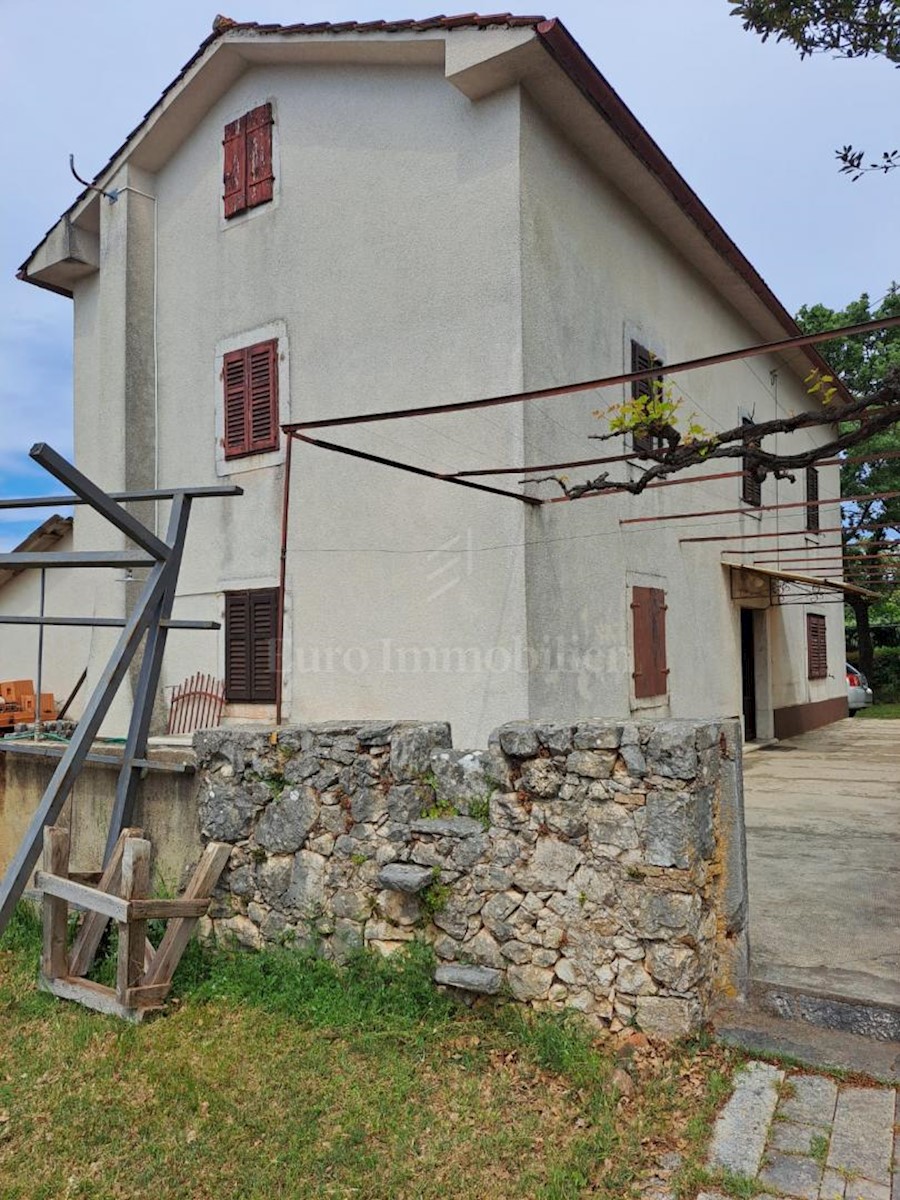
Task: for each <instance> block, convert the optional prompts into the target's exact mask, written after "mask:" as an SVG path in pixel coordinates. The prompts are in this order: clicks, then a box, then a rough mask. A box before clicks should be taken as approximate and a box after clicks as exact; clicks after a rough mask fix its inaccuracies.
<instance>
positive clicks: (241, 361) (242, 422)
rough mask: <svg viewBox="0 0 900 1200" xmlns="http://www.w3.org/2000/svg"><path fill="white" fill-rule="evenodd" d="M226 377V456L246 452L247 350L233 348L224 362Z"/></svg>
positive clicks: (230, 456) (233, 456) (223, 368)
mask: <svg viewBox="0 0 900 1200" xmlns="http://www.w3.org/2000/svg"><path fill="white" fill-rule="evenodd" d="M222 371H223V375H224V378H225V401H224V414H225V420H224V426H225V457H226V458H235V457H237V456H238V455H240V454H246V453H247V451H248V449H249V446H248V444H247V408H248V378H247V352H246V350H232V351H231V352H230V353H229V354H226V355H225V357H224V359H223V362H222Z"/></svg>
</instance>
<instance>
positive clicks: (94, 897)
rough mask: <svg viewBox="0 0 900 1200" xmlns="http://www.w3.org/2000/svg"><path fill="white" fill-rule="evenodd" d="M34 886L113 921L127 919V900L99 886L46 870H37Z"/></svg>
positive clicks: (49, 894) (47, 893)
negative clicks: (101, 889) (102, 890)
mask: <svg viewBox="0 0 900 1200" xmlns="http://www.w3.org/2000/svg"><path fill="white" fill-rule="evenodd" d="M34 886H35V887H36V888H37V889H38V891H41V892H44V894H45V895H48V896H56V897H58V899H60V900H66V901H68V903H69V904H77V905H78V906H79V907H80V908H87V909H91V910H93V911H94V912H99V913H103V915H104V916H107V917H112V919H113V920H114V921H127V920H128V902H127V900H123V899H121V897H119V896H110V895H109V893H108V892H101V891H100V889H99V888H92V887H87V886H86V885H85V884H83V883H74V882H73V881H72V880H71V879H63V878H62V877H61V876H60V875H50V874H48V873H47V872H46V871H38V872H37V874H36V875H35V877H34Z"/></svg>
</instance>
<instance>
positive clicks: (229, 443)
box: [222, 339, 279, 458]
mask: <svg viewBox="0 0 900 1200" xmlns="http://www.w3.org/2000/svg"><path fill="white" fill-rule="evenodd" d="M222 375H223V380H224V388H225V397H224V403H223V407H224V444H225V457H226V458H240V457H242V456H244V455H247V454H261V453H262V452H264V451H266V450H277V449H278V438H279V434H278V341H277V339H273V340H272V341H270V342H258V343H257V344H256V345H255V346H247V347H245V348H244V349H243V350H232V351H230V352H229V353H228V354H226V355H225V356H224V358H223V360H222Z"/></svg>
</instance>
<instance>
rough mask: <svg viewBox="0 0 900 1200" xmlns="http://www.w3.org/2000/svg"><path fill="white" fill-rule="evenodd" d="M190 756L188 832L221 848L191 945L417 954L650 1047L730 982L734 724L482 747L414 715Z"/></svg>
mask: <svg viewBox="0 0 900 1200" xmlns="http://www.w3.org/2000/svg"><path fill="white" fill-rule="evenodd" d="M195 745H196V748H197V753H198V757H199V762H200V766H201V768H202V770H203V779H204V794H203V801H202V804H201V808H200V820H201V827H202V833H203V836H204V838H208V839H213V840H216V841H226V842H231V843H233V844H234V850H233V852H232V855H231V858H230V861H229V866H228V869H227V870H226V872H225V874H224V875H223V877H222V879H221V881H220V884H219V887H218V889H217V891H216V896H215V899H214V901H213V905H212V906H211V909H210V917H209V919H208V920H206V921H205V928H204V932H205V934H206V935H207V936H215V937H217V938H218V939H219V940H220V941H226V942H228V941H232V940H236V941H237V942H238V943H240V944H243V945H246V946H249V947H251V948H259V947H261V946H263V945H264V944H265V943H266V942H274V943H277V944H287V945H301V946H315V947H318V948H319V949H320V950H321V952H322V953H323V954H325V955H326V956H327V957H331V958H336V959H338V960H339V961H342V960H343V959H345V958H346V957H347V955H348V954H350V953H351V952H352V951H353V950H354V949H357V948H359V947H361V946H363V945H367V946H369V947H372V948H375V949H377V950H380V951H381V952H382V953H385V954H390V953H392V952H393V951H394V950H396V949H397V948H398V947H400V946H402V945H403V944H404V943H406V942H409V941H411V940H413V939H424V940H426V941H428V942H430V943H431V944H432V945H433V946H434V949H435V952H436V955H437V957H438V960H439V964H440V965H439V966H438V968H437V971H436V973H435V979H436V981H437V982H438V983H442V984H445V985H447V986H450V987H453V988H457V989H462V990H464V991H469V992H473V991H474V992H485V993H489V994H491V993H495V992H497V991H499V990H500V989H501V988H502V987H507V988H508V989H509V990H510V992H511V993H512V995H513V996H514V997H515V998H516V999H518V1000H520V1001H523V1002H525V1003H528V1004H531V1005H534V1006H535V1007H555V1008H562V1007H573V1008H576V1009H578V1010H580V1011H581V1012H583V1013H584V1014H585V1015H586V1016H588V1018H590V1019H591V1020H592V1021H594V1022H595V1023H597V1024H599V1025H604V1026H609V1027H610V1028H612V1029H613V1030H617V1029H620V1028H622V1026H623V1025H624V1024H626V1023H628V1022H629V1021H631V1020H633V1019H636V1020H637V1022H638V1023H639V1024H640V1025H641V1026H642V1027H643V1028H644V1029H647V1030H648V1031H651V1032H654V1033H658V1034H662V1035H664V1036H676V1035H679V1034H683V1033H687V1032H690V1031H692V1030H696V1029H697V1028H699V1027H700V1026H701V1025H702V1024H703V1022H704V1021H706V1020H707V1019H708V1017H709V1013H710V1007H711V1005H712V1003H713V1001H714V1000H715V998H716V997H717V996H721V995H723V994H726V993H727V994H731V995H734V994H736V993H737V994H740V992H741V991H742V989H743V987H744V984H745V981H746V973H747V929H746V923H747V885H746V855H745V851H744V840H743V808H742V791H741V770H740V736H739V727H738V726H737V725H736V723H734V722H730V723H728V722H726V723H722V722H691V721H685V722H677V721H663V722H652V721H646V722H645V721H641V722H637V723H629V724H622V723H618V724H616V723H613V722H598V721H583V722H579V723H577V724H575V725H571V724H570V725H565V724H553V723H549V722H544V723H541V722H516V723H512V724H508V725H504V726H501V727H500V729H498V730H497V731H496V732H495V734H494V735H492V737H491V739H490V744H489V748H488V750H486V751H477V750H476V751H471V750H468V751H466V750H454V749H453V748H452V746H451V743H450V729H449V726H447V725H445V724H441V723H431V724H428V723H415V722H408V723H402V722H397V723H394V722H383V723H363V724H358V723H356V724H354V723H344V722H331V723H325V724H321V725H312V726H301V727H298V728H284V729H281V730H279V731H277V732H271V733H270V732H269V731H266V732H260V731H258V730H247V729H240V730H211V731H209V732H207V733H202V734H199V735H198V736H197V738H196V739H195Z"/></svg>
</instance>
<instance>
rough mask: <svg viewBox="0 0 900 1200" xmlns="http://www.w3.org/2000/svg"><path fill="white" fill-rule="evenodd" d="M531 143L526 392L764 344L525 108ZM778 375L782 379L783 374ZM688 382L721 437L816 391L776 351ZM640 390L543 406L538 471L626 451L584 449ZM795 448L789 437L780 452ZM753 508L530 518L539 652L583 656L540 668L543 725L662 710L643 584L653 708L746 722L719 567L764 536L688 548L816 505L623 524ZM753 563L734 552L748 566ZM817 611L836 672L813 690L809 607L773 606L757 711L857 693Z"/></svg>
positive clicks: (537, 410) (605, 509)
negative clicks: (665, 673) (662, 636)
mask: <svg viewBox="0 0 900 1200" xmlns="http://www.w3.org/2000/svg"><path fill="white" fill-rule="evenodd" d="M521 137H522V214H523V243H522V253H523V270H522V275H523V327H524V358H525V384H526V387H528V388H540V387H544V386H548V385H550V384H552V383H557V382H559V381H561V380H572V381H575V380H580V379H592V378H598V377H600V376H603V375H611V374H615V373H616V372H619V371H627V370H630V369H631V364H630V342H631V339H632V338H634V339H635V340H638V341H640V342H641V343H642V344H644V345H646V346H648V347H649V348H650V349H651V350H652V351H653V352H654V353H656V354H658V355H659V356H660V357H661V358H662V359H663V360H664V361H668V362H673V361H675V362H677V361H684V360H687V359H691V358H694V357H699V356H701V355H704V354H709V353H713V352H715V351H719V350H723V349H727V348H729V347H738V346H742V345H748V344H752V343H753V342H755V341H759V340H760V335H759V333H758V331H756V330H755V329H753V328H752V327H750V326H749V325H748V324H747V322H746V321H745V320H743V319H742V318H741V317H739V316H738V314H737V313H736V312H735V311H734V310H732V309H730V308H729V306H728V305H727V304H726V303H725V302H724V301H723V299H722V298H721V296H720V295H717V294H716V293H715V292H714V291H713V290H712V288H711V287H710V286H709V285H708V284H707V283H706V282H705V280H704V279H703V278H702V277H701V276H700V275H699V274H698V273H697V272H696V271H695V270H694V269H693V268H692V266H691V264H690V263H688V262H687V261H686V260H685V259H684V258H683V257H681V256H680V255H679V253H678V252H677V251H676V250H675V249H673V248H672V247H671V246H670V245H669V244H667V243H666V242H665V241H664V240H663V239H662V238H661V237H660V236H659V234H658V233H657V232H656V230H655V229H654V228H653V227H652V226H651V225H650V224H649V223H648V222H647V221H646V220H644V219H643V218H642V217H641V216H640V214H639V213H638V212H637V210H636V209H635V208H634V206H633V204H631V203H630V202H629V201H628V200H627V199H626V198H625V197H624V196H623V195H622V194H621V193H620V192H619V191H617V190H616V189H615V188H614V187H612V186H611V185H610V184H609V183H608V182H607V181H606V180H605V179H604V178H603V176H602V174H601V173H599V172H598V171H597V170H595V169H594V168H593V167H592V166H591V165H589V164H588V163H587V162H586V161H585V160H584V159H583V158H582V157H580V156H579V155H578V154H577V152H576V151H575V150H574V149H572V148H570V146H569V145H568V144H567V142H566V140H565V139H564V137H561V136H560V133H559V131H558V130H557V129H555V128H554V127H553V126H551V125H550V124H549V123H548V122H547V121H546V119H545V118H544V117H543V115H542V114H540V113H539V112H538V111H537V109H536V108H535V107H534V106H533V104H531V103H530V101H528V100H527V99H525V100H524V102H523V110H522V128H521ZM772 371H776V372H777V379H775V380H774V381H773V379H772V378H771V376H770V372H772ZM675 382H676V394H680V395H682V396H683V398H684V402H685V412H686V413H687V412H691V411H696V412H697V414H698V418H699V421H700V423H701V424H702V425H703V426H704V427H706V428H707V429H711V430H718V429H724V428H728V427H732V426H734V425H736V424H738V423H739V421H740V417H741V416H742V415H743V414H744V413H746V414H747V415H751V416H753V417H755V418H756V419H757V420H761V419H767V418H771V417H774V416H775V415H776V412H777V413H778V414H780V415H785V414H786V413H788V412H791V411H794V412H796V411H799V410H802V409H804V408H806V407H809V406H810V403H811V402H810V401H809V399H808V397H807V396H806V394H805V391H804V389H803V386H802V384H800V382H799V381H798V380H797V378H796V377H795V376H794V375H793V374H792V373H791V372H790V371H789V370H788V369H787V368H786V366H785V364H784V363H781V362H778V361H776V360H775V359H774V358H756V359H753V360H747V361H743V362H736V363H733V364H730V365H727V366H723V367H719V368H714V369H708V370H703V371H697V372H692V373H690V374H686V375H685V376H683V377H678V378H677V380H676V381H675ZM627 395H630V388H627V389H626V388H624V387H620V388H616V389H611V390H608V391H605V392H603V393H596V392H592V393H586V394H584V395H574V396H568V397H562V398H559V399H554V400H546V401H540V402H537V403H532V404H529V405H528V406H527V409H526V418H525V430H526V433H525V439H526V459H527V461H528V462H530V463H535V464H539V463H549V462H554V461H565V460H569V459H576V458H581V457H585V458H587V457H592V456H596V457H600V456H602V455H605V454H617V453H622V452H623V450H625V449H626V448H627V447H626V445H625V443H624V441H623V439H621V438H616V439H614V440H612V441H608V442H590V441H588V440H587V439H588V436H589V435H590V434H592V433H595V434H596V433H601V432H604V431H605V429H606V428H607V426H606V424H605V423H604V422H600V421H598V420H597V419H596V418H595V417H594V416H593V415H592V414H593V413H594V412H595V411H596V410H598V409H604V408H606V407H608V405H610V404H612V403H616V402H618V401H621V400H624V399H625V398H626V396H627ZM816 439H818V440H820V441H821V440H824V439H825V435H824V433H823V432H822V431H815V432H810V433H801V434H797V435H794V440H793V443H792V444H793V445H796V446H798V447H805V446H807V445H810V444H814V442H815V440H816ZM784 445H786V441H785V439H784V438H782V439H780V447H779V448H781V446H784ZM739 468H740V463H739V462H738V461H732V462H731V463H728V462H725V463H717V464H715V465H711V466H708V467H702V468H697V469H695V470H694V471H693V472H692V474H694V475H703V474H709V473H713V472H719V471H727V470H729V469H731V470H738V469H739ZM629 469H630V468H629V467H628V466H627V465H626V464H612V465H610V466H608V467H603V466H597V467H594V468H589V469H571V470H569V471H567V472H565V473H566V474H567V475H568V476H569V478H570V479H571V480H572V481H573V482H574V481H575V480H580V479H582V478H585V479H586V478H590V477H592V476H593V475H594V474H597V473H599V472H600V471H602V470H608V471H609V472H610V475H611V477H613V478H615V477H617V476H620V477H621V475H622V474H623V473H627V472H628V470H629ZM545 474H546V472H545ZM679 478H685V477H684V476H681V477H679ZM820 484H821V486H820V492H821V495H822V497H823V498H824V497H825V496H827V495H828V494H832V495H834V494H836V492H837V487H838V479H837V468H822V469H821V475H820ZM554 486H555V485H548V484H545V485H543V486H542V487H541V488H540V491H539V492H538V493H537V494H540V495H542V496H552V495H554V494H557V495H558V494H559V492H558V490H556V491H554ZM804 486H805V484H804V478H803V474H802V472H801V473H800V475H799V477H798V481H797V483H796V484H794V485H791V484H790V483H788V482H786V481H782V482H776V481H774V480H767V481H766V483H765V485H764V487H763V504H775V503H786V502H790V501H791V500H800V499H803V498H804V497H805V491H804ZM739 507H740V480H739V479H737V478H734V479H719V480H712V481H708V482H704V483H698V484H695V485H694V484H685V485H684V486H680V485H679V486H675V487H666V488H660V489H658V490H653V491H648V492H645V493H643V494H642V495H641V496H640V497H638V498H632V497H627V496H619V497H616V498H613V497H607V498H592V499H585V500H583V501H579V502H577V503H572V504H557V505H547V506H544V507H543V508H541V509H539V510H535V511H529V512H528V514H527V526H528V534H527V540H528V543H529V545H528V548H527V552H526V553H527V559H526V562H527V567H526V575H527V594H528V623H529V638H530V641H531V643H532V644H533V645H543V644H544V643H545V642H546V640H547V638H548V637H551V638H552V641H553V642H557V641H558V640H559V641H560V642H561V644H562V646H563V647H565V649H566V651H567V653H568V655H569V662H568V663H566V664H565V667H564V669H558V668H556V669H554V668H551V669H549V670H546V669H541V670H538V671H537V672H535V673H534V675H533V676H532V686H531V695H530V701H529V703H530V710H531V714H532V715H534V716H537V715H540V716H556V717H571V716H574V715H577V714H579V713H588V712H590V713H598V714H601V715H605V716H606V715H608V716H613V715H621V714H623V713H627V712H628V711H629V708H632V709H634V708H638V707H640V708H644V707H647V706H648V702H647V701H639V702H635V701H634V699H633V688H632V679H631V671H632V668H633V663H632V657H631V646H630V632H629V607H628V606H629V603H630V598H631V587H632V586H634V585H644V586H656V587H661V588H664V589H665V591H666V595H667V604H668V612H667V615H666V622H667V649H668V666H669V668H670V675H669V694H668V697H667V698H662V702H661V703H659V702H657V703H655V704H653V703H651V704H650V707H651V708H655V709H656V711H659V712H669V713H671V715H673V716H708V715H713V714H717V715H739V714H740V712H741V667H740V613H739V602H736V601H732V599H731V588H730V580H729V572H727V571H726V570H725V569H724V568H723V567H721V566H720V565H719V563H720V558H721V557H722V551H723V549H724V548H726V547H727V548H728V549H729V550H741V549H745V548H748V547H752V545H753V542H752V541H750V542H746V543H742V542H739V541H738V542H735V541H729V542H727V543H726V542H722V543H717V542H711V543H694V544H690V543H688V544H683V543H680V541H679V538H681V537H688V536H695V535H698V534H704V533H706V534H709V533H722V534H735V533H742V532H746V533H756V532H764V531H768V530H771V531H774V530H776V529H781V530H787V529H797V530H802V529H803V526H804V524H805V510H803V509H798V510H780V511H776V512H774V513H764V512H763V513H755V512H753V511H752V510H748V511H747V512H746V513H744V514H737V515H729V516H719V517H710V518H709V519H708V520H699V521H698V520H680V519H673V520H671V521H656V522H650V523H646V524H638V525H630V526H622V525H620V524H619V520H620V518H627V517H635V516H639V517H659V516H667V515H671V516H672V517H673V518H675V517H676V515H677V514H679V513H688V512H698V511H699V512H702V511H708V510H713V509H726V510H727V509H731V510H733V509H736V508H739ZM835 517H836V509H835V508H832V507H829V508H825V509H823V511H822V521H821V524H822V525H823V527H824V526H826V525H836V524H838V523H839V521H838V520H836V519H835ZM826 518H827V519H826ZM835 536H836V535H831V539H830V540H833V539H834V537H835ZM809 540H810V543H811V544H815V543H816V542H818V541H820V540H829V539H827V538H826V535H823V537H822V538H810V539H809ZM749 557H750V556H740V555H737V554H736V555H734V558H735V560H736V561H742V559H748V558H749ZM758 557H760V558H772V557H774V555H773V554H771V553H765V554H763V553H760V554H759V556H758ZM773 565H774V564H773ZM789 569H791V570H795V571H796V570H802V569H803V568H802V567H798V566H797V565H792V566H791V567H790V568H789ZM812 610H813V611H823V612H825V613H826V616H827V620H828V630H829V669H830V678H829V679H828V680H826V681H808V680H807V679H806V633H805V615H804V614H805V611H806V609H805V607H804V606H791V607H790V608H773V609H772V610H770V611H769V613H768V614H767V615H766V623H768V626H769V641H770V644H771V653H770V665H771V671H770V672H769V673H768V674H769V679H768V680H765V681H762V680H760V681H759V682H760V686H759V688H758V693H759V694H758V701H759V702H760V708H761V709H764V708H765V707H766V704H765V701H766V700H767V699H768V700H769V704H770V705H771V707H772V708H780V707H783V706H787V705H792V704H797V703H806V702H808V701H811V700H820V699H826V698H827V697H829V696H835V695H841V694H843V693H844V691H845V681H844V673H843V648H842V647H843V613H842V609H841V606H840V605H839V604H837V605H835V604H832V605H828V606H827V607H826V608H823V609H819V608H817V607H816V606H812ZM758 632H760V633H762V632H763V630H762V629H758ZM573 656H577V658H578V659H580V662H581V664H582V669H581V670H574V669H573V667H572V657H573ZM763 665H764V664H762V663H759V664H758V666H759V667H760V668H761V667H763ZM757 674H758V676H761V675H763V674H764V672H763V671H761V670H758V672H757ZM760 716H761V717H763V720H762V721H761V724H762V726H763V728H762V730H761V732H771V713H769V714H768V716H766V715H765V714H764V713H763V712H761V713H760ZM767 722H768V723H769V728H768V730H767V729H766V728H765V726H766V724H767Z"/></svg>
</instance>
